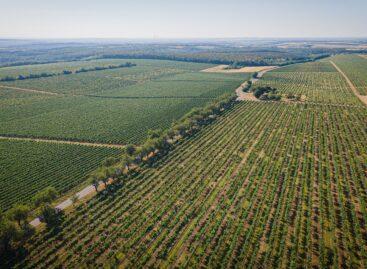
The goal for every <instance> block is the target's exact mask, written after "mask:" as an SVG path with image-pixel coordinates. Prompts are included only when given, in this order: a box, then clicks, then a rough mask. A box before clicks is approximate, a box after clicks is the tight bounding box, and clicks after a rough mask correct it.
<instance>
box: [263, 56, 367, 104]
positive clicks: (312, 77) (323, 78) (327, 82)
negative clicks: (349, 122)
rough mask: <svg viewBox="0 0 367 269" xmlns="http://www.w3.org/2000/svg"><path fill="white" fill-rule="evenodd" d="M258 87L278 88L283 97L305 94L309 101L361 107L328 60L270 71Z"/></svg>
mask: <svg viewBox="0 0 367 269" xmlns="http://www.w3.org/2000/svg"><path fill="white" fill-rule="evenodd" d="M259 85H260V86H271V87H275V88H277V89H278V90H279V92H280V93H282V94H288V93H291V94H300V95H303V96H304V97H305V99H306V100H307V101H308V102H317V103H329V104H341V105H361V103H360V101H359V100H358V98H356V97H355V96H354V94H353V92H352V91H351V90H350V88H349V85H348V84H347V82H346V81H345V79H344V78H343V76H342V75H340V74H339V73H338V71H337V70H336V69H335V68H334V67H333V66H332V65H331V64H330V62H328V61H325V62H314V63H306V64H297V65H292V66H288V67H285V68H280V69H276V70H273V71H270V72H268V73H266V74H265V75H264V77H263V78H262V79H261V80H260V81H259Z"/></svg>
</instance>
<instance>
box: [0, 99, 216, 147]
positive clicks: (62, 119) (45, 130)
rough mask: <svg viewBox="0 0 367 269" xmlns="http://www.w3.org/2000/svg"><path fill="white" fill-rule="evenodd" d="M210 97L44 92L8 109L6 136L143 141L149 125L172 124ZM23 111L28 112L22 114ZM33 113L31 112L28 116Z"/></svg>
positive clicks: (3, 129) (4, 125) (3, 126)
mask: <svg viewBox="0 0 367 269" xmlns="http://www.w3.org/2000/svg"><path fill="white" fill-rule="evenodd" d="M208 100H210V99H202V98H189V99H185V98H173V99H172V98H167V99H155V98H151V99H133V100H130V99H108V98H107V99H105V98H86V97H62V98H49V97H46V98H45V99H44V97H43V96H42V97H41V96H39V99H37V102H29V103H28V102H27V104H26V105H25V106H21V108H19V109H18V111H14V109H12V108H13V106H8V107H6V108H5V109H4V113H2V115H1V118H2V119H3V121H2V122H1V126H0V133H1V134H2V135H12V136H25V137H37V138H48V139H63V140H73V141H89V142H104V143H119V144H125V143H139V142H140V141H142V140H144V138H146V136H147V131H148V130H149V129H157V128H163V129H164V128H166V127H169V126H170V125H171V123H172V122H173V121H175V120H177V119H178V118H180V117H182V116H183V115H184V114H185V113H187V112H188V111H189V110H190V109H192V108H194V107H196V106H202V105H204V104H205V103H206V102H208ZM19 111H22V113H21V114H20V113H19ZM26 115H27V116H26Z"/></svg>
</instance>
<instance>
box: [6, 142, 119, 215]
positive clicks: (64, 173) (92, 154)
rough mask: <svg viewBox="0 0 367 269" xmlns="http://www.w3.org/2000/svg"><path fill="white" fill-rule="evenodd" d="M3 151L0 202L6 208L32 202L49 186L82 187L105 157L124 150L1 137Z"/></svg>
mask: <svg viewBox="0 0 367 269" xmlns="http://www.w3.org/2000/svg"><path fill="white" fill-rule="evenodd" d="M0 152H1V154H0V167H4V169H0V182H1V183H0V205H1V207H2V208H3V209H4V210H6V209H9V208H10V207H11V206H12V205H13V204H16V203H29V202H30V201H31V198H32V196H33V195H34V194H35V193H36V192H38V191H39V190H42V189H43V188H45V187H47V186H52V187H55V188H56V189H57V191H59V192H60V193H64V192H66V191H68V190H70V189H72V188H74V187H76V186H78V185H79V184H80V183H81V182H83V181H84V180H85V178H86V175H87V174H88V173H90V172H91V171H93V170H95V169H96V168H97V167H98V166H99V165H100V163H101V161H102V160H103V159H105V158H107V157H109V156H110V157H113V156H114V157H117V156H118V155H120V154H121V152H122V150H120V149H114V148H104V147H86V146H79V145H66V144H51V143H37V142H26V141H8V140H1V141H0ZM25 156H26V157H25ZM5 168H6V169H5Z"/></svg>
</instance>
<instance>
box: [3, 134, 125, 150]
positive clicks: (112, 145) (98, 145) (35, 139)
mask: <svg viewBox="0 0 367 269" xmlns="http://www.w3.org/2000/svg"><path fill="white" fill-rule="evenodd" d="M0 139H3V140H18V141H33V142H45V143H54V144H70V145H79V146H87V147H104V148H118V149H122V148H124V145H120V144H104V143H93V142H78V141H69V140H55V139H43V138H30V137H16V136H0Z"/></svg>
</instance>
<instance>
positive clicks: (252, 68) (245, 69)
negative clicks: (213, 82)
mask: <svg viewBox="0 0 367 269" xmlns="http://www.w3.org/2000/svg"><path fill="white" fill-rule="evenodd" d="M227 67H228V65H224V64H221V65H217V66H214V67H210V68H207V69H204V70H201V72H204V73H224V74H233V73H252V72H261V71H265V70H271V69H274V67H276V66H246V67H242V68H238V69H226V68H227Z"/></svg>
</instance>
